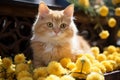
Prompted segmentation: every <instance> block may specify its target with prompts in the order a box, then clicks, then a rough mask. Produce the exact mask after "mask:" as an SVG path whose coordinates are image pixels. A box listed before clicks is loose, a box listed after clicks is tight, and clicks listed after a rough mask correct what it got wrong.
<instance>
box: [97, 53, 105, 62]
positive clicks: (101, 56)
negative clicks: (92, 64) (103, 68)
mask: <svg viewBox="0 0 120 80" xmlns="http://www.w3.org/2000/svg"><path fill="white" fill-rule="evenodd" d="M106 59H107V57H106V56H105V55H104V54H99V55H98V56H97V60H98V61H100V62H101V61H104V60H106Z"/></svg>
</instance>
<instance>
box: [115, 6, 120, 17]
mask: <svg viewBox="0 0 120 80" xmlns="http://www.w3.org/2000/svg"><path fill="white" fill-rule="evenodd" d="M115 15H116V16H120V7H118V8H116V9H115Z"/></svg>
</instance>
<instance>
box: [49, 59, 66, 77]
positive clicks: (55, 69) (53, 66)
mask: <svg viewBox="0 0 120 80" xmlns="http://www.w3.org/2000/svg"><path fill="white" fill-rule="evenodd" d="M47 70H48V73H49V74H54V75H62V74H65V73H66V69H64V68H63V67H62V65H61V64H60V63H58V62H57V61H51V62H50V63H49V65H48V67H47Z"/></svg>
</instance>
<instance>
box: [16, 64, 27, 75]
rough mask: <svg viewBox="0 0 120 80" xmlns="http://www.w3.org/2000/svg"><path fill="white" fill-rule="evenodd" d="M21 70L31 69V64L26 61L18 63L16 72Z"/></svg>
mask: <svg viewBox="0 0 120 80" xmlns="http://www.w3.org/2000/svg"><path fill="white" fill-rule="evenodd" d="M21 71H29V66H28V65H27V64H25V63H20V64H18V65H16V73H19V72H21Z"/></svg>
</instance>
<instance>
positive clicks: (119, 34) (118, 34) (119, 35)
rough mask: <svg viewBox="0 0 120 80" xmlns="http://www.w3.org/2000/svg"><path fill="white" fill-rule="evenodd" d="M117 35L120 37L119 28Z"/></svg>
mask: <svg viewBox="0 0 120 80" xmlns="http://www.w3.org/2000/svg"><path fill="white" fill-rule="evenodd" d="M117 37H119V38H120V30H118V32H117Z"/></svg>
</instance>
